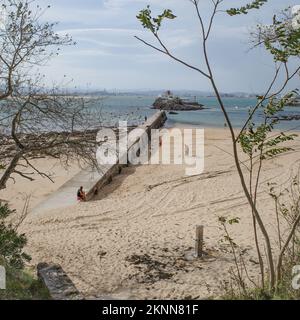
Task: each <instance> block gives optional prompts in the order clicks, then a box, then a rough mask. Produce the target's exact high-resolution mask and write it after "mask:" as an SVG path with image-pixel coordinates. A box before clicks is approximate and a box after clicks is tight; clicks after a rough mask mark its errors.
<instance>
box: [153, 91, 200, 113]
mask: <svg viewBox="0 0 300 320" xmlns="http://www.w3.org/2000/svg"><path fill="white" fill-rule="evenodd" d="M153 109H159V110H166V111H195V110H203V109H204V106H203V105H202V104H200V103H198V102H197V101H196V99H195V101H190V100H186V99H183V98H180V97H178V96H175V95H173V94H172V92H171V91H167V92H165V93H164V94H163V95H161V96H159V97H158V98H157V99H156V100H155V101H154V103H153Z"/></svg>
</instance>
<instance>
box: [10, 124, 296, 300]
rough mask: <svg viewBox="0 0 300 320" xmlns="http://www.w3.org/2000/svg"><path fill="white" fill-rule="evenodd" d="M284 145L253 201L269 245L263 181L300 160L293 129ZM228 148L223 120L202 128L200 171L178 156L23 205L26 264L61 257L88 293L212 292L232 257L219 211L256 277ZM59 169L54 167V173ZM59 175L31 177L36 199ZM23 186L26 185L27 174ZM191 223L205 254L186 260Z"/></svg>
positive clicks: (283, 175)
mask: <svg viewBox="0 0 300 320" xmlns="http://www.w3.org/2000/svg"><path fill="white" fill-rule="evenodd" d="M292 145H293V146H294V149H295V151H293V152H290V153H288V154H286V155H284V156H280V157H278V158H277V159H276V160H270V161H268V162H267V163H266V166H265V168H264V171H263V177H262V183H261V186H260V189H259V208H260V209H262V210H263V219H264V221H265V222H266V225H267V228H268V231H269V232H270V234H271V235H272V236H273V239H272V240H273V243H274V245H275V239H274V238H275V230H276V226H275V215H274V204H273V201H272V199H271V198H270V196H269V195H268V190H269V187H268V185H267V182H268V181H269V180H270V178H271V179H272V180H274V181H276V182H277V183H279V184H280V185H282V186H284V185H286V184H287V183H288V181H289V177H290V176H291V171H292V170H293V169H295V168H297V167H298V165H299V151H300V139H298V138H297V139H296V141H294V142H292ZM231 152H232V151H231V142H230V139H229V134H228V131H227V130H225V129H206V131H205V172H204V173H203V174H202V175H199V176H194V177H186V176H185V167H184V166H182V165H145V166H136V167H129V168H126V169H125V170H123V172H122V174H120V175H119V176H117V177H115V178H114V179H113V182H112V183H111V184H110V185H108V186H106V187H105V188H104V189H103V190H101V192H100V193H99V196H98V199H95V200H94V201H91V202H88V203H80V204H78V205H76V206H72V207H69V208H64V209H62V210H55V211H49V212H45V213H43V214H40V215H29V216H28V217H27V219H26V220H25V222H24V224H23V225H22V227H21V231H22V232H25V233H26V235H27V237H28V240H29V242H28V246H27V248H26V250H27V252H28V253H29V254H30V255H31V256H32V258H33V260H32V262H31V263H32V265H35V264H37V263H39V262H54V263H59V264H61V265H62V267H63V268H64V269H65V271H66V272H67V273H68V275H69V276H70V277H71V279H72V280H73V281H74V283H75V285H76V286H77V287H78V289H79V290H80V291H82V292H83V293H84V294H85V296H86V297H99V296H100V297H101V296H102V297H111V298H116V299H118V298H123V299H184V298H189V299H201V298H207V297H209V296H218V295H219V294H220V293H221V292H222V282H223V281H224V280H228V279H229V272H228V270H229V268H230V267H232V266H233V259H232V255H231V254H230V253H229V248H228V246H227V245H226V244H224V243H222V242H221V240H222V239H223V231H222V230H221V229H220V225H219V223H218V217H219V216H230V217H236V216H238V217H240V218H241V222H240V224H238V225H235V226H233V227H232V228H230V232H231V235H232V237H233V238H234V240H235V242H237V243H238V244H239V245H240V246H241V247H242V248H243V249H245V255H244V258H245V262H246V264H247V267H248V272H249V275H250V277H252V279H253V280H255V281H256V280H258V279H259V271H258V266H257V264H256V263H255V261H257V257H256V254H255V250H254V241H253V232H252V218H251V212H250V210H249V208H248V205H247V201H246V199H245V196H244V194H243V191H242V189H241V186H240V183H239V178H238V176H237V174H236V172H235V166H234V163H233V158H232V156H231ZM64 178H66V177H61V176H59V179H58V180H59V181H60V183H61V182H62V181H63V180H64ZM40 183H42V182H40ZM60 183H58V185H59V184H60ZM32 185H34V184H32ZM58 185H56V186H53V185H52V187H51V188H50V187H49V188H48V187H47V188H48V189H47V188H46V187H45V186H44V184H43V185H42V184H40V185H34V188H36V189H34V190H35V197H36V198H35V199H34V200H35V201H36V202H37V198H38V197H39V196H45V194H46V193H49V192H51V191H53V189H54V188H55V187H57V186H58ZM23 187H24V188H25V187H26V189H27V188H28V183H27V182H25V183H24V185H23ZM14 188H15V189H13V187H12V186H9V187H8V189H7V191H5V192H7V193H8V194H15V192H17V194H20V192H21V189H22V187H21V186H19V185H18V189H16V187H14ZM44 188H45V189H44ZM16 190H17V191H16ZM196 225H204V228H205V229H204V233H205V251H206V252H207V253H208V255H207V256H205V258H204V259H203V260H192V261H188V260H186V259H185V256H186V255H190V254H191V252H192V250H193V247H194V240H195V228H196ZM251 261H252V262H251Z"/></svg>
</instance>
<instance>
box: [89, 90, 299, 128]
mask: <svg viewBox="0 0 300 320" xmlns="http://www.w3.org/2000/svg"><path fill="white" fill-rule="evenodd" d="M155 99H156V97H151V96H141V97H139V96H110V97H106V98H103V99H101V101H99V102H97V103H96V102H95V105H94V108H95V109H98V108H100V109H101V114H102V119H103V121H104V122H105V124H107V125H114V124H116V123H117V122H118V120H127V121H128V123H129V124H131V125H136V124H140V123H142V122H143V121H144V119H145V117H149V116H151V115H152V114H154V113H155V112H156V110H153V109H151V105H152V104H153V102H154V101H155ZM197 101H198V102H199V103H202V104H203V105H204V106H205V107H206V108H207V109H205V110H200V111H180V112H178V115H170V114H168V113H167V116H168V121H167V124H166V125H167V126H169V127H171V126H173V125H175V124H187V125H197V126H201V127H203V128H208V127H224V122H225V121H224V116H223V113H222V111H221V110H220V108H219V107H218V103H217V100H216V99H215V98H213V97H212V98H208V97H197ZM223 101H224V103H225V106H226V109H227V111H228V114H229V116H230V118H231V119H232V123H233V125H234V127H237V128H240V127H241V126H242V125H243V123H244V122H245V119H247V116H248V110H249V108H250V107H251V106H254V105H255V104H256V99H254V98H224V99H223ZM283 114H288V115H300V107H286V110H285V112H284V113H283ZM260 119H261V114H259V113H258V114H257V115H256V117H255V119H254V121H256V122H257V123H258V122H259V120H260ZM277 129H280V130H289V129H291V130H292V129H293V130H300V121H282V122H281V123H280V124H279V125H278V126H277Z"/></svg>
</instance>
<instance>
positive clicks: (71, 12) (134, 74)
mask: <svg viewBox="0 0 300 320" xmlns="http://www.w3.org/2000/svg"><path fill="white" fill-rule="evenodd" d="M299 1H300V0H299ZM36 3H37V4H40V5H41V6H44V7H46V6H47V5H48V4H49V5H51V8H50V9H49V10H47V11H46V13H45V15H44V16H43V19H44V20H45V21H46V20H47V21H50V22H52V21H58V22H59V25H58V27H57V31H58V32H59V33H61V34H65V33H68V34H70V35H71V36H72V37H73V40H74V41H76V42H77V45H76V46H74V47H67V48H63V50H62V54H61V55H60V56H58V57H55V58H54V59H53V60H51V61H50V62H49V63H48V65H47V66H46V67H43V69H42V71H43V72H44V73H45V74H46V75H47V77H48V81H49V84H50V83H52V82H60V81H61V80H62V79H64V77H65V76H66V78H67V79H74V81H73V82H72V83H71V84H70V87H75V86H76V87H77V88H78V89H80V90H103V89H106V90H110V91H112V90H119V91H128V90H132V89H133V90H161V89H165V88H169V89H171V90H188V89H190V90H199V91H212V90H211V87H210V84H209V83H208V81H207V80H206V79H204V78H203V77H201V76H200V75H199V74H198V73H196V72H194V71H192V70H189V69H187V68H185V67H183V66H181V65H178V64H177V63H175V62H173V61H171V60H170V59H169V58H168V57H165V56H163V55H162V54H159V53H157V52H154V51H153V50H151V49H150V48H147V47H145V46H143V45H142V44H141V43H140V42H139V41H137V40H136V39H135V38H134V36H135V35H138V36H141V37H143V38H145V39H147V40H150V41H152V40H153V39H152V38H151V37H150V34H148V33H147V32H146V31H145V30H144V29H143V28H142V27H141V26H140V23H139V21H137V19H136V14H137V13H138V12H139V10H141V9H143V8H145V7H146V5H147V4H150V5H151V7H152V9H153V13H154V14H158V13H160V12H161V11H162V9H163V8H170V9H172V10H173V12H174V14H175V15H177V16H178V18H177V19H175V20H174V21H166V22H165V23H164V25H163V27H162V33H161V35H162V38H163V39H164V40H165V41H166V43H167V44H168V46H169V47H170V48H171V49H172V50H173V51H174V53H175V54H176V55H178V56H180V57H181V58H185V59H186V60H187V61H189V62H190V63H192V64H195V65H198V66H203V61H201V59H200V58H201V46H200V35H199V26H198V21H197V18H196V16H195V13H194V11H193V7H192V5H191V3H190V2H189V1H188V0H165V1H159V0H147V1H146V0H85V1H82V0H81V1H80V0H48V1H47V0H37V1H36ZM203 3H204V5H203V6H202V10H203V12H204V15H205V16H206V17H207V13H209V12H210V10H211V2H210V1H203ZM224 3H225V4H226V7H225V8H230V7H232V6H238V5H239V4H237V1H232V0H228V1H226V2H224ZM240 4H243V1H240ZM297 4H299V3H297V1H292V0H286V1H284V3H283V2H282V1H281V0H273V1H270V4H267V5H265V6H264V8H263V9H262V10H259V11H256V10H254V11H253V12H252V13H250V14H249V15H247V16H245V15H242V16H239V17H229V16H228V15H226V14H225V13H221V14H219V15H218V17H217V19H216V23H215V26H214V29H213V33H212V36H211V40H210V42H209V52H210V56H211V63H212V65H213V69H214V71H215V74H216V79H217V83H218V86H219V87H220V90H221V91H222V92H228V93H230V92H246V93H250V94H251V93H252V94H254V93H256V92H263V91H264V90H265V88H266V87H267V86H268V83H269V82H270V79H271V77H272V75H273V73H274V67H273V63H272V58H271V57H270V56H268V55H267V54H266V53H265V52H264V50H263V49H255V50H249V48H250V40H249V33H250V30H251V28H253V26H255V25H256V24H257V23H260V22H262V23H271V22H272V17H273V15H274V14H278V13H279V11H280V10H281V9H284V8H285V7H287V6H294V5H297ZM298 82H299V78H298V79H295V81H294V82H293V83H292V84H291V86H290V88H289V89H294V88H295V87H296V86H298Z"/></svg>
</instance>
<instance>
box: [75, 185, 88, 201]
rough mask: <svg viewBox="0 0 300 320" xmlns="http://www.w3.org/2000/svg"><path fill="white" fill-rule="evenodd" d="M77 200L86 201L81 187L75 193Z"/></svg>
mask: <svg viewBox="0 0 300 320" xmlns="http://www.w3.org/2000/svg"><path fill="white" fill-rule="evenodd" d="M77 200H78V201H86V195H85V192H84V191H83V187H80V188H79V189H78V191H77Z"/></svg>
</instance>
